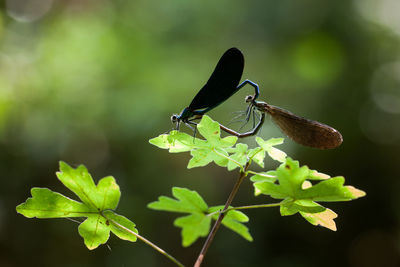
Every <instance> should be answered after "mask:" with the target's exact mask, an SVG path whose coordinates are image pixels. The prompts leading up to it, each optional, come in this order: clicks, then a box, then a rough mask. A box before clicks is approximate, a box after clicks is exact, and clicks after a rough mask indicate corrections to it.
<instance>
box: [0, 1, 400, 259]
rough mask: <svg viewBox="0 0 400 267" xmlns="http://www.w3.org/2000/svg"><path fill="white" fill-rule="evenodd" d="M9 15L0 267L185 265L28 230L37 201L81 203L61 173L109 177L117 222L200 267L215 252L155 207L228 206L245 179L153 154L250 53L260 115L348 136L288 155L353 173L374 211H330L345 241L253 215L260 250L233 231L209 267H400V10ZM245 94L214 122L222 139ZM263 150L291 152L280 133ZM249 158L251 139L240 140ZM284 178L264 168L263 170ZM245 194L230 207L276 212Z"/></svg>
mask: <svg viewBox="0 0 400 267" xmlns="http://www.w3.org/2000/svg"><path fill="white" fill-rule="evenodd" d="M1 4H2V5H1V7H2V8H1V13H0V159H1V160H0V172H1V176H2V180H3V184H2V186H1V189H0V266H3V267H8V266H55V265H57V266H174V265H172V264H170V263H169V262H168V261H167V260H166V259H165V258H164V257H163V256H161V255H159V254H158V253H156V252H155V251H153V250H152V249H150V248H149V247H147V246H146V245H144V244H143V243H141V242H137V243H134V244H132V243H128V242H124V241H121V240H118V239H117V238H115V237H111V239H110V241H109V243H108V245H109V248H110V249H109V248H108V247H107V246H101V247H100V248H98V249H96V250H94V251H89V250H87V249H86V248H85V246H84V244H83V241H82V239H81V238H80V237H79V235H78V232H77V224H76V223H74V222H71V221H68V220H61V219H60V220H37V219H26V218H25V217H23V216H21V215H18V214H17V213H16V211H15V207H16V206H17V205H18V204H20V203H22V202H23V201H25V199H26V198H27V197H28V196H30V192H29V190H30V188H31V187H33V186H39V187H48V188H51V189H53V190H55V191H59V192H61V193H63V194H67V195H69V196H71V197H74V196H73V195H72V193H70V192H69V191H68V190H66V189H65V188H64V187H63V186H62V185H61V183H60V182H59V181H58V180H57V179H56V176H55V172H56V171H57V170H58V161H59V160H64V161H66V162H67V163H69V164H73V165H75V166H76V165H78V164H85V165H86V166H87V167H88V169H89V171H90V172H91V173H92V175H93V176H94V177H95V179H99V178H101V177H104V176H107V175H113V176H114V177H115V178H116V179H117V182H118V183H119V185H120V186H121V189H122V198H121V201H120V206H119V208H118V212H119V213H120V214H124V215H125V216H127V217H128V218H130V219H132V221H134V222H135V223H136V224H137V226H138V229H139V231H140V233H141V234H143V235H144V236H145V237H147V238H149V239H150V240H152V241H154V242H155V243H157V244H159V245H160V246H161V247H162V248H164V249H166V250H167V251H169V252H171V253H172V254H173V255H174V256H176V257H177V258H178V259H180V260H182V262H184V263H185V264H187V265H188V266H190V265H191V264H193V262H194V260H195V258H196V256H197V254H198V252H199V251H200V248H201V245H202V243H203V242H204V239H203V240H201V241H198V242H196V243H195V244H194V245H193V246H191V247H189V248H185V249H184V248H182V247H181V245H180V242H181V240H180V229H179V228H176V227H174V226H173V225H172V222H173V220H174V218H175V217H176V216H175V215H174V214H167V213H163V212H156V211H152V210H149V209H147V208H146V205H147V203H149V202H151V201H154V200H156V198H157V197H158V196H159V195H170V194H171V187H172V186H180V187H188V188H190V189H193V190H196V191H198V192H199V193H200V194H201V195H202V196H204V197H205V199H206V201H207V203H208V204H210V205H217V204H222V203H223V202H224V201H225V200H226V198H227V196H228V194H229V192H230V190H231V187H232V185H233V183H234V182H235V181H236V178H237V173H235V172H227V171H226V170H225V169H223V168H219V167H216V166H215V165H210V166H207V167H204V168H196V169H192V170H188V169H186V164H187V162H188V160H189V154H188V153H185V154H183V153H182V154H169V153H168V152H166V151H164V150H160V149H157V148H156V147H154V146H152V145H150V144H149V143H148V140H149V139H150V138H153V137H155V136H157V135H159V134H162V133H165V132H167V131H169V130H170V129H172V127H173V125H172V124H171V122H170V116H171V114H172V113H178V112H180V111H181V110H182V109H183V108H184V107H185V106H187V105H188V104H189V103H190V101H191V99H192V98H193V96H194V95H195V94H196V93H197V91H198V90H199V89H200V88H201V87H202V86H203V84H204V83H205V82H206V81H207V79H208V77H209V76H210V74H211V72H212V70H213V69H214V67H215V64H216V63H217V61H218V59H219V58H220V56H221V55H222V53H223V52H224V51H225V50H226V49H228V48H230V47H238V48H240V49H241V50H242V51H243V53H244V55H245V58H246V65H245V70H244V74H243V77H242V79H243V80H244V79H251V80H253V81H255V82H257V83H258V84H259V85H260V89H261V96H260V100H264V101H267V102H268V103H271V104H274V105H278V106H280V107H283V108H286V109H288V110H291V111H292V112H295V113H296V114H299V115H302V116H304V117H307V118H310V119H314V120H319V121H321V122H324V123H327V124H329V125H331V126H333V127H335V128H337V129H338V130H340V131H341V133H342V134H343V137H344V143H343V144H342V146H340V147H339V148H337V149H335V150H329V151H320V150H316V149H311V148H306V147H302V146H300V145H297V144H295V143H293V142H292V141H291V140H289V139H286V142H285V144H284V145H283V146H282V147H281V148H282V149H283V150H285V151H286V152H287V153H288V154H289V155H290V156H291V157H293V158H295V159H298V160H300V162H301V163H302V164H306V165H308V166H309V167H310V168H312V169H317V170H319V171H321V172H324V173H328V174H330V175H334V176H336V175H343V176H345V177H346V183H347V184H351V185H354V186H356V187H358V188H360V189H362V190H365V191H366V192H367V196H366V197H365V198H362V199H359V200H356V201H353V202H348V203H333V204H329V205H328V207H330V208H332V209H333V210H335V211H336V212H337V213H338V214H339V217H338V218H337V219H336V223H337V226H338V231H337V232H331V231H329V230H327V229H324V228H320V227H313V226H311V225H310V224H308V223H307V222H306V221H304V220H303V219H302V218H301V217H300V216H290V217H284V218H283V217H280V216H279V212H278V209H264V210H251V211H248V212H246V213H247V214H248V215H249V217H250V222H249V223H248V226H249V228H250V230H251V233H252V235H253V237H254V239H255V240H254V242H252V243H249V242H247V241H245V240H244V239H242V238H241V237H239V236H238V235H236V234H235V233H233V232H231V231H229V230H226V229H221V230H220V231H219V232H218V234H217V236H216V238H215V241H214V243H213V244H212V246H211V248H210V250H209V252H208V254H207V257H206V259H205V262H204V263H205V264H204V266H399V265H400V260H399V258H400V256H399V248H400V237H399V230H400V229H399V226H400V225H399V217H400V197H399V196H400V194H399V193H398V192H399V189H400V182H399V181H400V177H399V161H400V155H399V152H400V150H399V148H400V90H399V88H400V38H399V34H400V16H399V15H398V14H399V10H400V4H399V2H398V1H395V0H381V1H373V0H353V1H317V0H301V1H289V0H280V1H272V0H268V1H266V0H258V1H239V0H221V1H214V0H203V1H179V0H172V1H154V0H132V1H122V0H114V1H106V0H69V1H67V0H3V1H1ZM251 91H252V89H251V88H250V87H246V88H245V89H243V90H241V92H239V93H238V94H237V95H235V96H234V97H232V98H231V99H229V101H227V102H226V103H224V104H223V105H221V106H219V107H218V108H216V109H215V110H213V111H212V112H210V116H212V118H214V119H216V120H218V121H220V122H221V123H224V124H227V122H229V119H230V118H231V117H232V112H234V111H237V110H243V109H244V108H245V103H243V99H244V96H245V95H247V94H249V93H250V92H251ZM260 136H262V137H263V138H264V139H267V138H269V137H281V136H282V134H281V133H280V131H279V130H278V129H277V128H276V126H274V125H273V124H272V123H271V121H270V120H269V119H268V120H267V122H266V123H265V125H264V127H263V129H262V131H261V133H260ZM245 141H246V142H248V143H249V144H253V143H254V138H253V137H251V138H247V139H246V140H245ZM271 167H275V165H273V164H272V163H269V162H267V168H271ZM270 201H271V200H269V199H266V198H263V197H258V198H257V199H255V198H254V197H253V191H252V187H251V184H250V183H249V182H247V183H244V184H243V186H242V188H241V189H240V191H239V194H238V196H237V198H236V199H235V200H234V202H233V204H234V205H245V204H250V203H266V202H270Z"/></svg>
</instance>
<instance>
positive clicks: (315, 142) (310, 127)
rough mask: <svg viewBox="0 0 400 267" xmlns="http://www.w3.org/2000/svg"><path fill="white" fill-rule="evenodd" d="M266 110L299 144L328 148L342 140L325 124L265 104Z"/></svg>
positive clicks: (339, 135)
mask: <svg viewBox="0 0 400 267" xmlns="http://www.w3.org/2000/svg"><path fill="white" fill-rule="evenodd" d="M266 111H267V112H268V113H269V114H270V115H271V118H272V119H273V121H274V122H275V124H277V125H278V126H279V128H281V130H282V132H284V133H285V134H286V135H287V136H289V137H290V138H291V139H293V141H295V142H297V143H299V144H301V145H305V146H309V147H315V148H319V149H330V148H336V147H338V146H340V144H341V143H342V142H343V137H342V135H341V134H340V132H339V131H337V130H336V129H334V128H332V127H330V126H328V125H326V124H323V123H320V122H317V121H313V120H308V119H305V118H302V117H299V116H297V115H295V114H293V113H291V112H290V111H287V110H285V109H282V108H280V107H276V106H272V105H267V106H266Z"/></svg>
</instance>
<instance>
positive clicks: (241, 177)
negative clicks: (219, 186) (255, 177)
mask: <svg viewBox="0 0 400 267" xmlns="http://www.w3.org/2000/svg"><path fill="white" fill-rule="evenodd" d="M249 166H250V162H247V163H246V166H245V167H244V170H242V171H240V175H239V179H238V180H237V181H236V183H235V185H234V186H233V189H232V191H231V193H230V195H229V197H228V200H227V201H226V203H225V207H224V209H223V210H222V211H221V213H220V215H219V217H218V219H217V221H216V222H215V223H214V226H213V228H212V229H211V232H210V233H209V234H208V237H207V240H206V241H205V242H204V245H203V248H202V249H201V251H200V254H199V256H198V257H197V260H196V262H195V264H194V267H200V265H201V263H202V262H203V260H204V257H205V255H206V253H207V250H208V248H209V247H210V245H211V242H212V241H213V239H214V236H215V234H216V233H217V231H218V229H219V227H220V226H221V222H222V220H223V219H224V217H225V214H226V213H225V211H226V210H227V209H228V208H229V206H230V205H231V203H232V201H233V199H234V197H235V195H236V193H237V192H238V190H239V187H240V184H241V183H242V182H243V180H244V178H245V177H246V175H247V174H246V172H247V169H248V168H249Z"/></svg>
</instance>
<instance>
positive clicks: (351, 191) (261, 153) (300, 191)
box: [149, 116, 365, 246]
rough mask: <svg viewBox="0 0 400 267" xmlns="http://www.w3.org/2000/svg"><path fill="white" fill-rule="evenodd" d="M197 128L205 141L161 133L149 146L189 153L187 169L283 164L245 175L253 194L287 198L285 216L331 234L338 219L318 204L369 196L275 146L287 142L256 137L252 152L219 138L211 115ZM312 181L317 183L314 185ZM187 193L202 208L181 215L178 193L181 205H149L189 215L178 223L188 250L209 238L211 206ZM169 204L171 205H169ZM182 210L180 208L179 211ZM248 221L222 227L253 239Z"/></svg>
mask: <svg viewBox="0 0 400 267" xmlns="http://www.w3.org/2000/svg"><path fill="white" fill-rule="evenodd" d="M198 130H199V132H200V134H202V135H203V136H204V138H205V140H201V139H198V138H196V139H194V138H193V137H191V136H189V135H188V134H185V133H180V132H176V131H172V132H171V133H170V134H163V135H160V136H159V137H156V138H153V139H151V140H150V143H151V144H153V145H156V146H158V147H160V148H163V149H169V151H170V152H174V153H176V152H185V151H191V155H192V159H191V160H190V161H189V164H188V168H192V167H199V166H205V165H207V164H208V163H210V162H213V161H214V162H215V163H216V164H217V165H219V166H222V167H227V169H228V170H233V169H235V168H240V170H242V171H243V170H244V168H245V166H246V165H247V164H250V163H251V162H253V161H254V162H255V163H256V164H258V165H259V166H261V167H264V160H265V156H266V154H267V155H268V156H269V157H270V158H271V159H273V160H276V161H279V162H281V163H282V164H281V165H280V166H279V167H278V168H277V169H276V170H270V171H267V172H259V173H257V172H251V171H248V172H246V175H247V174H248V173H252V174H253V176H252V177H251V181H252V182H253V183H254V188H255V195H256V196H258V195H260V194H263V195H268V196H270V197H272V198H274V199H281V200H283V201H282V202H281V203H280V213H281V215H282V216H288V215H293V214H296V213H300V214H301V216H303V217H304V218H305V219H306V220H307V221H308V222H310V223H311V224H313V225H320V226H323V227H326V228H328V229H331V230H336V225H335V222H334V219H335V218H336V217H337V215H336V213H334V212H333V211H331V210H329V209H327V208H325V207H324V206H322V205H320V204H319V203H318V202H328V201H329V202H332V201H349V200H353V199H356V198H359V197H362V196H365V192H363V191H361V190H358V189H356V188H354V187H352V186H344V185H343V184H344V178H343V177H341V176H340V177H333V178H331V177H330V176H329V175H326V174H323V173H319V172H317V171H315V170H310V169H309V168H308V167H307V166H303V167H300V165H299V162H298V161H294V160H292V159H291V158H289V157H287V155H286V153H285V152H283V151H281V150H279V149H277V148H276V147H275V146H276V145H280V144H282V143H283V138H271V139H269V140H266V141H264V140H263V139H262V138H260V137H256V142H257V144H258V145H259V147H255V148H251V149H249V148H248V146H247V145H246V144H240V143H238V144H236V146H235V147H233V146H234V145H235V143H236V141H237V138H236V137H226V138H221V137H220V129H219V125H218V123H217V122H214V121H212V120H211V119H210V118H209V117H208V116H203V119H202V120H201V121H200V123H199V124H198ZM228 138H229V139H228ZM312 182H314V183H315V184H314V185H313V183H312ZM186 190H187V189H186ZM187 192H192V194H195V195H196V196H197V199H198V202H199V203H202V208H201V209H196V210H195V209H193V208H192V209H187V210H186V211H182V205H183V206H185V207H186V208H188V207H189V206H188V205H187V204H184V201H183V200H182V199H180V197H179V195H175V193H174V192H173V195H174V196H175V197H176V198H177V199H179V200H181V202H178V201H177V200H173V199H170V198H166V197H160V199H159V201H158V202H153V203H151V204H150V205H149V207H150V208H153V209H158V210H165V211H174V212H188V213H191V215H189V216H187V217H184V219H183V218H180V219H177V220H176V221H175V225H177V226H179V227H182V228H183V230H182V238H183V244H184V245H185V246H187V245H190V244H191V243H193V242H194V241H195V240H196V239H197V238H199V237H201V236H205V235H206V234H207V233H208V231H209V223H210V220H209V218H207V217H206V210H207V208H206V204H205V202H204V201H203V199H202V198H201V197H200V196H199V195H198V194H197V193H195V192H194V191H189V190H187ZM188 194H189V193H188ZM199 199H201V201H200V200H199ZM178 203H179V204H178ZM167 204H170V206H168V205H167ZM174 205H175V206H174ZM261 206H262V205H261ZM265 206H268V205H265ZM179 207H180V208H181V210H179ZM250 207H251V206H250ZM250 207H248V208H250ZM258 207H260V206H258ZM208 212H210V210H208ZM231 212H232V210H230V211H229V213H231ZM229 213H228V214H229ZM241 214H242V213H241ZM242 215H243V216H245V215H244V214H242ZM226 218H229V216H228V215H227V216H226ZM247 220H248V218H247V217H246V220H244V221H242V220H238V219H236V220H234V223H231V224H229V226H228V225H227V221H228V220H226V221H225V219H224V221H223V224H224V225H225V226H227V227H228V228H230V229H232V230H234V231H236V232H238V233H239V234H240V235H242V236H243V237H245V238H246V239H247V240H251V236H250V235H247V234H248V230H247V228H243V227H245V226H244V225H243V224H242V222H247ZM195 225H197V226H198V228H196V230H197V232H196V234H193V232H194V231H192V232H191V233H190V234H189V230H188V229H189V228H193V229H194V228H195ZM191 234H192V235H191Z"/></svg>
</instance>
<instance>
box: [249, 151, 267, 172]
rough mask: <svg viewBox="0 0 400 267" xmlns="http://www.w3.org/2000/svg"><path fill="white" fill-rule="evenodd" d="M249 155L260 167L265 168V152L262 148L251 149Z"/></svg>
mask: <svg viewBox="0 0 400 267" xmlns="http://www.w3.org/2000/svg"><path fill="white" fill-rule="evenodd" d="M247 154H248V157H249V158H250V159H252V160H253V161H254V162H255V163H256V164H257V165H258V166H260V167H261V168H264V159H265V151H264V150H263V149H262V148H260V147H256V148H253V149H249V151H248V153H247Z"/></svg>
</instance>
